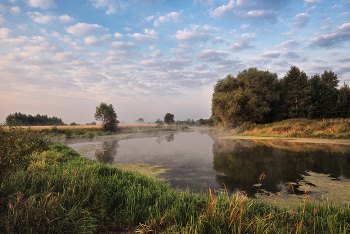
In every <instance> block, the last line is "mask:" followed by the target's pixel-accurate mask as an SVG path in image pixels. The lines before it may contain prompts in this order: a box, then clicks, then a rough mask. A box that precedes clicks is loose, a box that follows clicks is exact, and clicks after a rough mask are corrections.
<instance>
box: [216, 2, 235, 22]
mask: <svg viewBox="0 0 350 234" xmlns="http://www.w3.org/2000/svg"><path fill="white" fill-rule="evenodd" d="M234 7H235V2H234V1H233V0H231V1H230V2H229V3H228V4H227V5H225V4H224V5H222V6H220V7H218V8H216V9H214V10H212V11H211V12H210V15H211V16H212V17H216V18H221V17H223V16H225V15H227V14H229V13H230V12H231V11H232V10H233V9H234Z"/></svg>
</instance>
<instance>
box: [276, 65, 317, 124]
mask: <svg viewBox="0 0 350 234" xmlns="http://www.w3.org/2000/svg"><path fill="white" fill-rule="evenodd" d="M280 97H281V102H280V105H281V110H280V116H279V117H280V118H285V119H288V118H305V117H307V114H308V104H309V100H310V86H309V83H308V77H307V75H306V74H305V72H303V71H300V69H299V68H298V67H296V66H291V67H290V70H289V71H288V73H287V74H286V75H285V76H284V77H283V79H282V80H281V96H280Z"/></svg>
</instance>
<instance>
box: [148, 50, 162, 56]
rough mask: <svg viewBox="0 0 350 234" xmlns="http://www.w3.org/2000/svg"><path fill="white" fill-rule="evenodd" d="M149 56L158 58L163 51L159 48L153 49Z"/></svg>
mask: <svg viewBox="0 0 350 234" xmlns="http://www.w3.org/2000/svg"><path fill="white" fill-rule="evenodd" d="M150 56H151V57H154V58H159V57H162V56H163V52H162V51H160V50H156V51H153V53H152V54H151V55H150Z"/></svg>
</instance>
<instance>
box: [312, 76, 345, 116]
mask: <svg viewBox="0 0 350 234" xmlns="http://www.w3.org/2000/svg"><path fill="white" fill-rule="evenodd" d="M309 83H310V88H311V91H310V107H309V114H308V117H309V118H334V117H337V116H339V115H338V113H336V108H337V99H338V90H337V86H338V83H339V80H338V78H337V75H336V74H334V72H332V71H329V72H328V71H324V72H323V74H322V75H321V76H320V75H319V74H316V75H314V76H312V77H311V79H310V80H309Z"/></svg>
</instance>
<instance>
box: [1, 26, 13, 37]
mask: <svg viewBox="0 0 350 234" xmlns="http://www.w3.org/2000/svg"><path fill="white" fill-rule="evenodd" d="M15 36H16V34H15V33H14V32H13V31H12V30H10V29H8V28H1V29H0V38H12V37H15Z"/></svg>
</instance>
